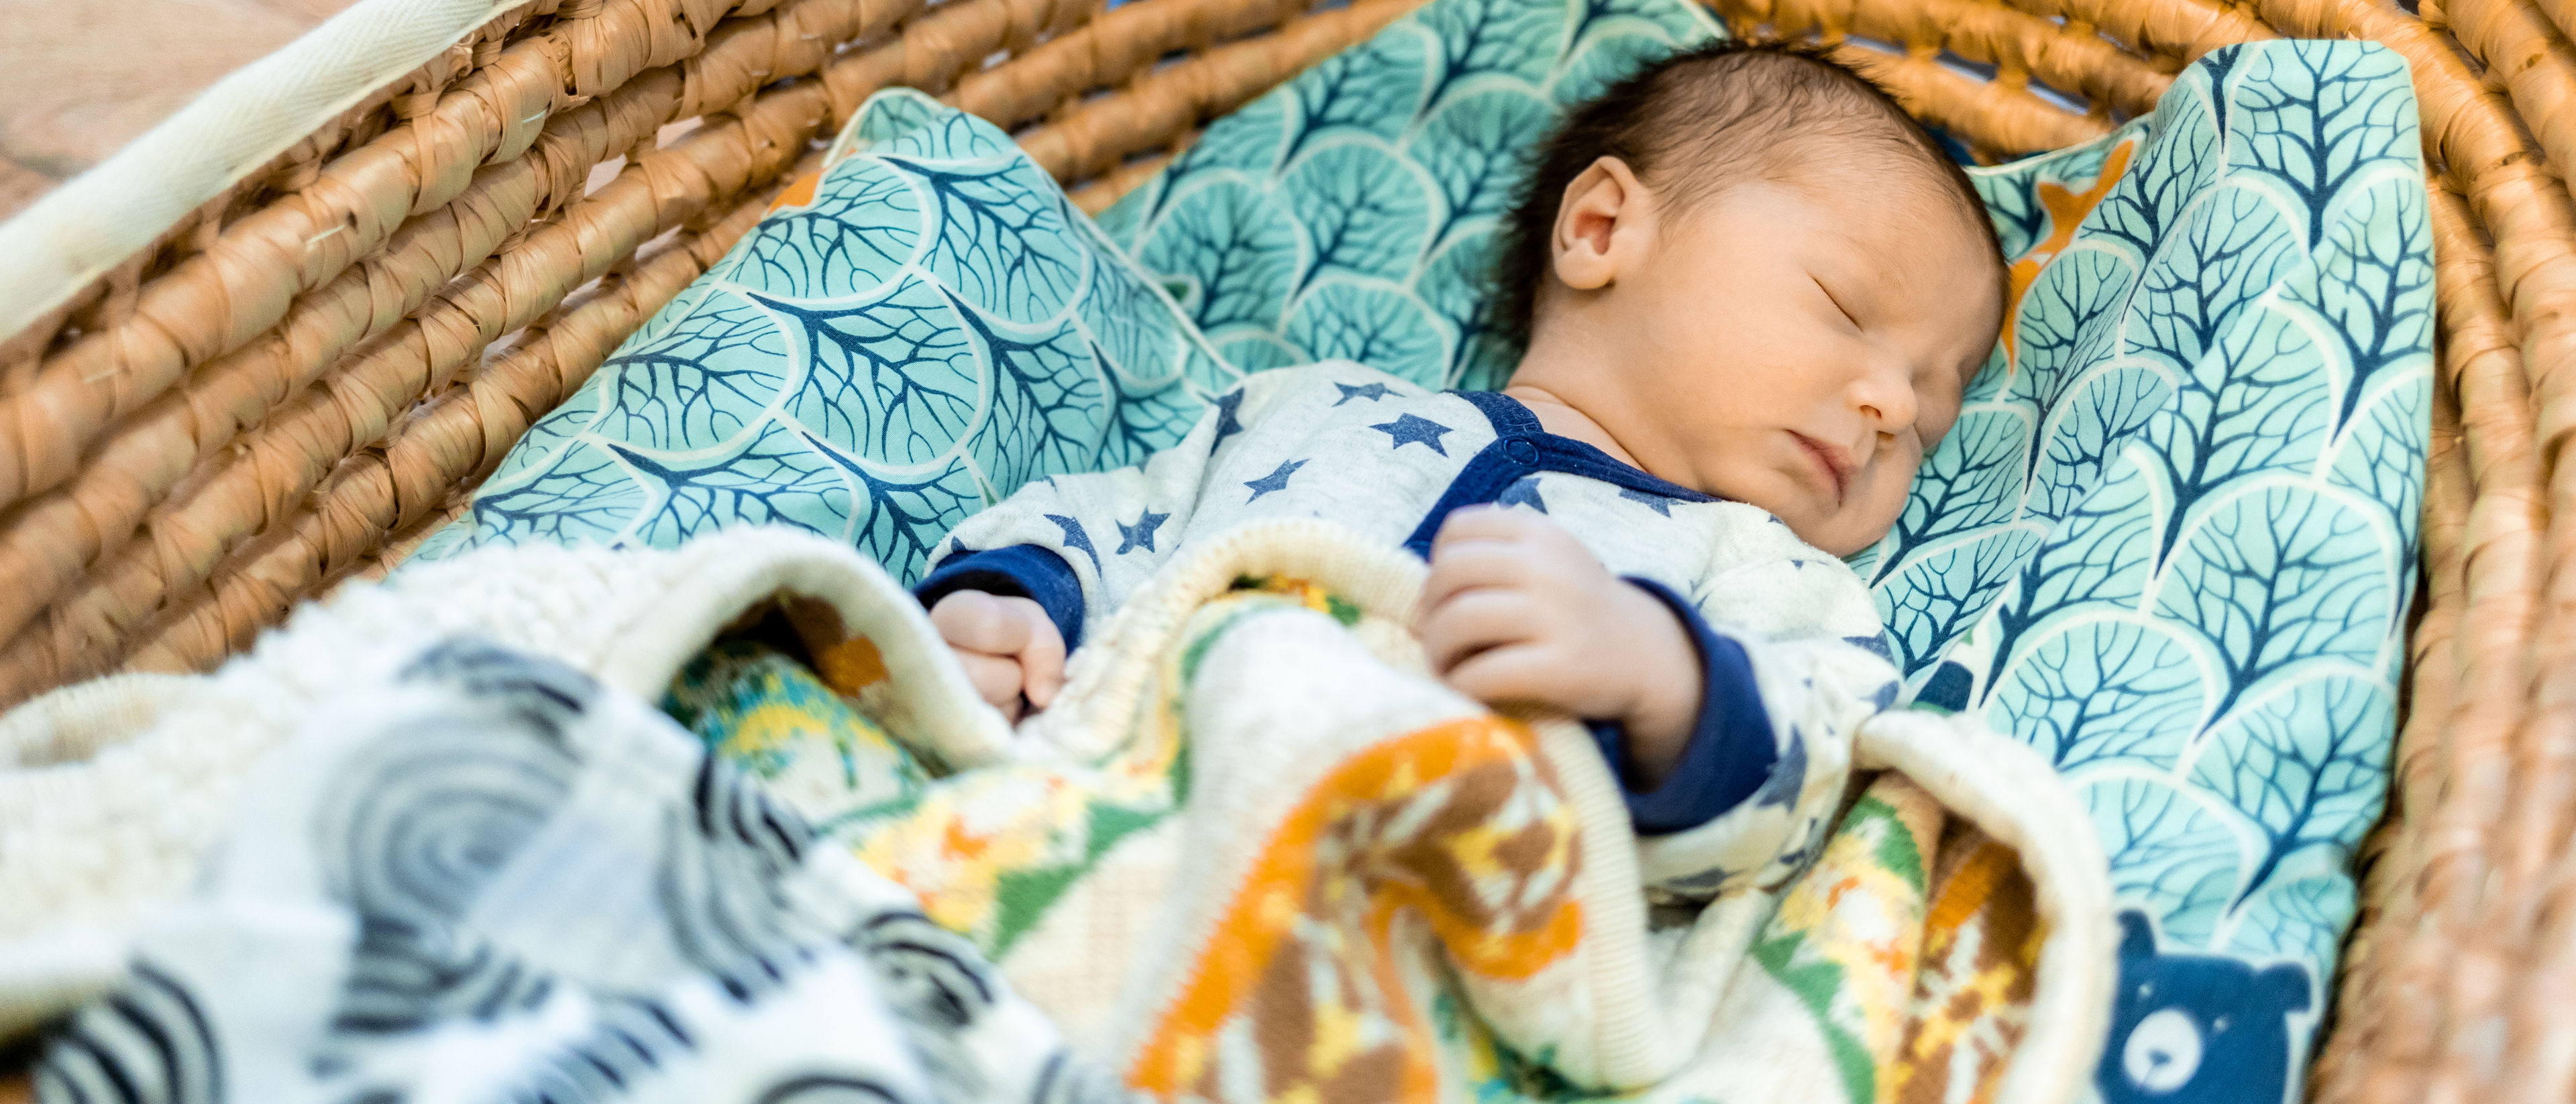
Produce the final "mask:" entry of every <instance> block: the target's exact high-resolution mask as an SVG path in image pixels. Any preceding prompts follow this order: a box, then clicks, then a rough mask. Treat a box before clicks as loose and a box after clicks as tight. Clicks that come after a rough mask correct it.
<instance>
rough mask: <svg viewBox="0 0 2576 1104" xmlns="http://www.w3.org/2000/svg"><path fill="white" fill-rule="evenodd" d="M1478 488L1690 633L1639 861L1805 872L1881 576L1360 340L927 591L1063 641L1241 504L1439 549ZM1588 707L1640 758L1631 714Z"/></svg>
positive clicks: (1832, 784) (1642, 824) (952, 543)
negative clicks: (1449, 521) (1662, 777)
mask: <svg viewBox="0 0 2576 1104" xmlns="http://www.w3.org/2000/svg"><path fill="white" fill-rule="evenodd" d="M1483 503H1498V504H1502V505H1506V506H1518V507H1524V508H1527V509H1532V510H1537V511H1540V512H1541V513H1545V514H1547V515H1549V516H1550V517H1551V518H1553V519H1554V520H1556V521H1557V522H1558V523H1559V524H1561V525H1563V526H1564V527H1565V529H1566V530H1567V531H1568V532H1571V533H1572V534H1573V535H1574V537H1575V539H1576V540H1578V541H1580V542H1581V543H1582V544H1583V545H1584V547H1585V548H1587V549H1589V550H1591V552H1592V554H1593V555H1595V556H1597V557H1599V558H1600V560H1601V562H1602V563H1603V564H1604V565H1606V566H1607V567H1608V568H1609V569H1610V571H1611V572H1612V573H1613V574H1616V575H1619V576H1621V577H1623V578H1625V579H1627V580H1628V581H1630V582H1633V583H1635V584H1637V585H1638V586H1640V587H1643V588H1644V589H1645V590H1646V591H1647V592H1648V593H1650V594H1653V595H1654V596H1655V597H1656V598H1657V599H1659V600H1661V601H1662V602H1663V603H1664V604H1665V605H1667V606H1669V607H1670V608H1671V609H1672V611H1673V613H1674V615H1675V616H1677V617H1678V618H1680V619H1681V621H1682V623H1683V624H1684V625H1685V626H1686V627H1687V628H1688V631H1689V634H1690V636H1691V638H1692V641H1693V643H1694V644H1695V645H1696V647H1697V649H1698V652H1699V659H1700V661H1701V664H1702V667H1703V671H1704V680H1703V684H1704V686H1705V687H1706V690H1705V696H1704V698H1703V699H1702V701H1701V704H1700V710H1699V715H1698V720H1697V722H1696V725H1695V727H1694V730H1693V732H1692V734H1691V737H1690V742H1689V744H1688V745H1687V747H1686V748H1685V750H1684V751H1683V753H1682V757H1681V760H1680V762H1679V765H1678V766H1677V767H1676V768H1675V770H1674V771H1673V773H1672V775H1671V777H1670V778H1669V779H1667V780H1666V781H1665V782H1664V783H1663V784H1662V785H1661V786H1658V787H1655V788H1654V789H1652V790H1648V791H1639V790H1637V789H1635V788H1633V787H1631V788H1630V789H1629V790H1628V793H1627V800H1628V808H1629V813H1630V817H1631V819H1632V821H1633V823H1634V824H1635V826H1636V828H1637V832H1638V836H1639V841H1640V854H1639V858H1640V859H1641V860H1642V865H1643V868H1644V873H1645V874H1646V876H1647V878H1648V880H1649V882H1650V883H1651V884H1653V885H1655V886H1656V887H1658V888H1660V889H1663V890H1665V891H1668V892H1671V893H1675V894H1680V895H1684V896H1690V897H1704V896H1712V895H1715V894H1717V893H1721V892H1726V891H1731V890H1733V889H1736V888H1739V887H1746V886H1752V887H1762V888H1768V887H1769V886H1772V885H1776V884H1778V883H1779V882H1780V881H1783V880H1785V879H1786V878H1787V877H1788V876H1789V875H1790V874H1792V873H1794V872H1795V871H1796V870H1797V869H1798V868H1799V867H1800V866H1801V865H1803V863H1804V860H1805V859H1806V857H1807V855H1808V853H1809V851H1810V850H1811V849H1812V848H1813V847H1814V846H1816V845H1817V843H1818V842H1819V841H1820V840H1821V839H1822V838H1823V835H1824V832H1825V829H1826V827H1827V826H1826V823H1825V821H1826V819H1827V818H1828V817H1830V816H1831V815H1832V814H1833V812H1834V809H1835V807H1836V805H1837V803H1838V802H1839V801H1840V800H1841V796H1842V791H1843V782H1844V779H1845V776H1846V774H1847V773H1848V771H1849V767H1850V759H1851V754H1850V749H1851V741H1852V733H1853V730H1854V729H1855V728H1857V727H1858V726H1859V724H1860V722H1861V721H1862V720H1864V719H1866V718H1867V717H1869V716H1870V714H1872V713H1874V712H1876V711H1878V710H1880V709H1883V708H1885V707H1886V706H1887V705H1888V704H1889V703H1890V702H1891V701H1892V700H1893V699H1894V698H1895V694H1896V686H1897V682H1896V670H1895V668H1894V667H1893V666H1892V665H1891V664H1890V663H1889V662H1888V658H1887V657H1888V649H1887V646H1886V643H1885V638H1884V637H1883V635H1882V633H1881V626H1880V624H1879V621H1878V612H1877V609H1876V607H1875V606H1874V605H1873V604H1872V603H1871V601H1870V598H1869V594H1868V592H1867V591H1866V590H1865V589H1864V588H1863V587H1862V586H1861V583H1860V580H1859V579H1858V578H1857V577H1855V576H1854V575H1853V574H1852V573H1851V571H1850V569H1848V568H1846V567H1844V566H1843V564H1842V563H1841V562H1840V561H1839V560H1836V559H1835V558H1833V557H1832V556H1830V555H1827V554H1826V553H1823V552H1820V551H1817V550H1816V549H1814V548H1812V547H1809V546H1808V545H1807V544H1805V543H1804V542H1802V541H1800V540H1799V539H1798V538H1797V537H1796V536H1795V535H1793V534H1791V533H1790V531H1789V528H1788V527H1787V526H1785V525H1782V524H1781V523H1780V522H1779V521H1777V520H1776V519H1774V518H1772V516H1771V515H1770V514H1768V513H1766V512H1764V511H1762V510H1761V509H1759V508H1757V507H1753V506H1748V505H1745V504H1743V503H1738V502H1727V501H1723V500H1719V499H1715V498H1711V497H1709V496H1707V495H1704V494H1701V493H1699V492H1697V491H1693V490H1690V489H1689V488H1686V487H1682V486H1679V485H1677V484H1673V483H1668V482H1665V481H1664V480H1661V479H1657V478H1655V477H1654V476H1652V475H1648V474H1647V473H1645V472H1643V471H1640V470H1638V469H1636V468H1633V467H1630V466H1628V465H1626V464H1622V463H1620V462H1618V461H1616V460H1613V459H1611V458H1610V456H1609V455H1608V454H1607V453H1604V452H1602V451H1601V450H1599V449H1596V448H1594V447H1592V446H1590V445H1587V444H1583V443H1581V442H1579V441H1574V440H1572V439H1569V438H1565V437H1559V436H1556V435H1553V434H1550V433H1548V432H1546V431H1545V430H1543V429H1541V428H1540V427H1539V423H1538V418H1537V416H1535V415H1533V414H1531V413H1530V411H1529V410H1528V408H1526V407H1524V406H1522V405H1521V404H1520V402H1519V401H1518V400H1515V399H1512V398H1510V397H1508V396H1504V395H1500V394H1494V393H1488V392H1463V391H1452V392H1444V393H1438V394H1434V393H1430V392H1426V391H1424V390H1422V389H1421V388H1419V387H1417V386H1414V385H1413V384H1410V383H1406V382H1404V381H1402V380H1399V379H1396V378H1395V377H1393V376H1389V375H1386V374H1384V373H1382V372H1378V371H1375V370H1372V369H1369V368H1365V367H1362V366H1360V365H1358V364H1353V363H1350V362H1347V361H1340V362H1334V361H1328V362H1325V363H1321V364H1315V365H1310V366H1307V367H1302V368H1283V369H1276V370H1272V371H1267V372H1261V373H1258V374H1256V375H1253V376H1252V377H1250V378H1249V379H1247V380H1246V381H1245V382H1244V383H1243V385H1242V386H1240V387H1238V388H1236V389H1235V390H1233V391H1230V392H1227V393H1226V394H1225V395H1224V396H1222V397H1221V398H1220V399H1219V400H1218V402H1217V403H1216V405H1215V407H1214V408H1213V409H1211V410H1209V411H1208V412H1207V414H1206V415H1205V416H1204V417H1202V418H1201V419H1200V420H1199V422H1198V424H1197V425H1196V426H1194V427H1193V428H1192V429H1191V430H1190V432H1189V435H1188V436H1186V437H1184V438H1182V439H1181V442H1180V443H1179V444H1177V445H1175V446H1173V447H1172V448H1170V449H1167V450H1164V451H1163V452H1160V453H1157V454H1155V455H1154V456H1153V457H1151V458H1150V459H1148V460H1147V461H1146V462H1145V463H1144V464H1143V465H1142V466H1139V467H1129V468H1121V469H1119V470H1117V471H1109V472H1099V473H1095V474H1086V475H1063V476H1056V477H1054V478H1053V479H1050V480H1046V481H1043V482H1038V483H1032V484H1029V485H1028V486H1026V487H1024V488H1021V490H1020V491H1019V493H1017V494H1014V495H1012V496H1011V497H1010V498H1009V499H1007V500H1005V501H1003V502H1001V503H999V504H996V505H994V506H993V507H992V508H990V509H987V510H985V511H984V512H982V513H980V514H977V515H976V516H974V517H973V518H970V519H968V520H967V521H966V522H965V524H962V525H960V526H958V527H957V529H956V530H955V531H954V532H952V533H950V534H949V535H948V537H947V539H946V540H945V541H943V542H942V543H941V545H940V546H939V547H938V548H936V549H934V550H933V551H932V555H931V562H932V563H933V564H935V565H937V566H936V568H935V570H933V571H932V573H931V574H930V575H929V577H927V578H925V579H923V580H922V582H921V585H920V586H919V587H917V588H915V593H916V594H918V595H919V596H920V598H921V600H922V602H923V604H924V605H930V604H933V603H936V602H937V601H938V600H939V599H940V598H941V597H943V596H945V595H947V594H949V593H951V592H953V591H958V590H981V591H987V592H990V593H996V594H1010V595H1020V596H1024V597H1028V598H1031V599H1034V600H1035V601H1036V602H1037V603H1038V604H1039V605H1040V606H1043V607H1044V608H1045V609H1046V611H1047V615H1048V616H1049V617H1050V618H1051V619H1053V620H1054V622H1055V624H1056V627H1057V628H1058V629H1059V630H1061V631H1062V632H1063V634H1064V639H1065V643H1066V645H1067V647H1068V649H1070V648H1073V647H1079V646H1080V644H1081V641H1082V638H1083V634H1084V631H1085V629H1086V628H1096V627H1098V626H1099V625H1100V624H1101V623H1102V622H1103V621H1104V620H1105V619H1106V618H1107V617H1108V616H1109V614H1110V612H1111V611H1113V610H1114V609H1116V608H1117V606H1118V604H1119V603H1120V602H1121V601H1123V600H1125V598H1126V597H1127V595H1128V594H1129V593H1130V592H1131V591H1133V590H1134V589H1135V588H1136V587H1137V585H1138V584H1140V583H1142V582H1144V581H1145V579H1146V578H1147V577H1148V576H1150V575H1151V574H1153V572H1154V571H1155V569H1156V568H1158V567H1160V566H1161V565H1162V564H1163V563H1165V562H1166V561H1168V560H1170V559H1171V558H1172V557H1173V556H1174V555H1175V554H1177V553H1179V552H1180V551H1182V550H1184V549H1188V548H1190V547H1193V543H1194V542H1198V541H1202V540H1205V539H1207V538H1210V537H1213V536H1215V535H1217V534H1220V533H1223V532H1225V531H1227V530H1230V529H1232V528H1235V527H1236V526H1239V525H1242V524H1244V523H1246V522H1250V521H1255V520H1262V519H1276V518H1298V517H1318V518H1324V519H1327V520H1330V521H1333V522H1336V523H1339V524H1342V525H1345V526H1348V527H1350V528H1352V529H1354V530H1356V531H1357V532H1359V533H1360V534H1361V535H1363V536H1367V537H1377V538H1383V539H1384V540H1386V541H1387V542H1388V543H1390V544H1402V545H1403V546H1404V547H1406V548H1408V549H1410V550H1412V551H1413V552H1414V553H1415V554H1416V555H1427V554H1428V553H1429V550H1430V547H1431V538H1432V536H1433V535H1434V534H1436V533H1438V532H1439V529H1440V523H1441V522H1442V520H1443V519H1445V518H1447V517H1448V516H1449V512H1450V511H1452V510H1455V509H1457V508H1459V507H1461V506H1472V505H1478V504H1483ZM1591 727H1592V731H1593V735H1594V737H1595V739H1596V741H1597V742H1598V743H1599V745H1600V747H1601V751H1602V754H1603V755H1604V756H1605V757H1607V758H1608V760H1609V762H1610V765H1611V768H1612V770H1613V772H1614V773H1616V774H1618V775H1619V776H1620V777H1622V778H1623V779H1624V778H1626V777H1627V776H1628V772H1627V770H1626V769H1625V767H1626V763H1625V747H1626V741H1625V739H1624V733H1622V732H1620V731H1619V726H1618V725H1617V724H1616V723H1607V722H1595V723H1593V724H1592V726H1591Z"/></svg>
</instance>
